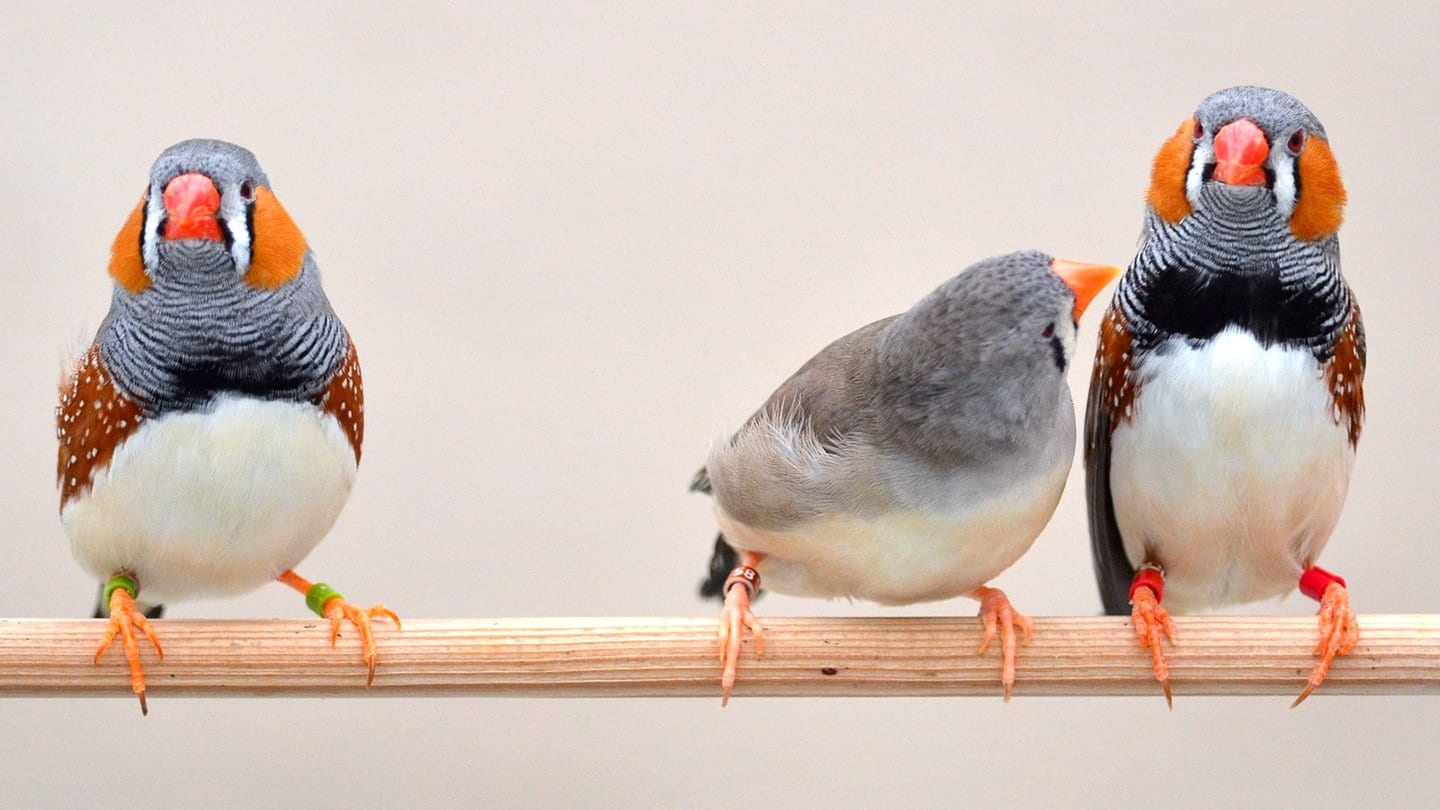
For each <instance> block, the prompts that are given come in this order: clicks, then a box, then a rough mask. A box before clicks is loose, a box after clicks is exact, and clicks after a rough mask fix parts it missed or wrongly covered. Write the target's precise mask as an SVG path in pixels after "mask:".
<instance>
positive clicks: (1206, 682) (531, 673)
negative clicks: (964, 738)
mask: <svg viewBox="0 0 1440 810" xmlns="http://www.w3.org/2000/svg"><path fill="white" fill-rule="evenodd" d="M762 621H763V622H764V625H765V656H764V657H763V658H757V657H756V656H755V650H754V645H753V643H752V642H751V641H750V640H749V639H748V638H747V640H746V642H745V647H744V650H743V652H742V654H741V659H740V681H739V683H738V685H737V686H736V689H735V697H736V698H737V699H744V698H747V697H758V696H827V697H842V696H845V697H860V696H865V697H879V696H938V695H985V696H989V697H995V698H998V697H999V695H1000V686H999V674H1000V663H999V658H998V652H997V650H996V649H995V646H998V645H995V646H992V648H991V650H989V651H988V652H987V653H986V654H985V655H984V656H977V655H976V654H975V650H976V649H977V648H978V646H979V644H980V623H979V622H978V621H977V620H975V619H974V618H865V619H855V618H848V619H842V618H825V619H803V618H762ZM1176 624H1177V625H1178V627H1179V643H1178V644H1177V645H1176V646H1174V647H1173V648H1172V650H1171V655H1170V664H1171V672H1172V680H1173V683H1174V689H1175V696H1176V698H1177V699H1183V698H1185V697H1187V696H1193V695H1286V696H1294V695H1295V694H1297V693H1298V692H1299V691H1300V689H1301V688H1302V686H1303V685H1304V682H1305V678H1306V676H1307V675H1308V674H1309V672H1310V668H1311V666H1312V665H1313V664H1314V658H1313V657H1312V656H1311V651H1312V649H1313V647H1314V645H1315V640H1316V634H1317V629H1316V628H1317V625H1316V620H1315V618H1314V617H1312V616H1305V617H1285V618H1242V617H1210V618H1199V617H1194V618H1187V617H1182V618H1177V619H1176ZM104 627H105V625H104V623H103V622H100V621H95V620H39V619H0V695H3V696H12V697H14V696H52V697H59V696H78V695H115V696H121V695H123V696H126V697H129V696H130V687H129V681H128V678H127V677H126V668H125V661H124V655H123V653H122V651H121V650H120V645H119V644H116V645H115V647H114V648H113V649H112V650H110V651H109V652H107V653H106V654H105V656H104V657H103V658H102V659H101V661H100V663H98V664H95V663H92V662H91V658H92V657H93V655H94V653H95V649H96V646H97V645H98V644H99V642H100V638H101V636H102V634H103V632H104ZM1360 627H1361V640H1360V645H1359V646H1358V647H1357V648H1356V649H1355V651H1354V652H1353V653H1352V654H1351V655H1348V656H1345V657H1342V658H1340V659H1338V660H1337V661H1336V663H1335V667H1334V669H1333V670H1332V672H1331V674H1330V677H1329V679H1328V680H1327V681H1326V682H1325V684H1324V686H1322V687H1321V688H1320V689H1319V690H1318V691H1317V692H1316V693H1315V694H1316V696H1317V697H1323V696H1328V695H1355V694H1409V695H1414V694H1437V693H1440V616H1433V615H1424V616H1421V615H1415V616H1362V617H1360ZM155 628H156V631H157V633H158V634H159V637H160V642H161V644H162V645H163V646H164V649H165V659H164V660H163V661H161V660H158V659H157V658H156V656H155V652H154V649H153V648H152V647H151V646H150V645H149V644H148V643H145V642H143V641H142V642H141V660H142V661H143V662H144V665H145V670H146V674H147V678H148V681H149V685H150V686H149V693H150V695H151V697H152V699H154V698H162V699H163V698H164V697H166V696H239V695H292V696H319V695H328V696H360V695H365V696H371V697H380V696H385V695H492V696H529V697H703V698H708V699H712V700H715V701H716V702H717V703H718V702H719V695H720V664H719V660H718V651H717V648H716V641H715V628H716V619H715V618H698V619H690V618H684V619H678V618H650V619H643V618H642V619H614V618H593V619H574V618H567V619H453V620H450V619H430V620H407V621H406V622H405V627H404V629H403V630H400V631H397V630H395V629H393V628H391V627H388V626H386V625H385V624H384V623H381V624H380V625H379V626H378V627H377V630H376V639H377V642H378V644H379V650H380V666H379V669H378V671H377V673H376V677H375V684H374V686H373V687H371V688H369V689H367V688H366V687H365V668H364V666H363V665H362V664H361V661H360V651H359V645H358V642H357V640H356V637H355V633H354V632H353V629H352V628H349V627H346V628H344V630H343V632H342V635H341V639H340V642H339V645H338V647H337V648H335V649H332V648H331V647H330V643H329V626H328V623H326V622H322V621H313V620H312V621H288V620H284V621H195V620H167V621H160V622H156V623H155ZM1035 695H1140V696H1144V697H1146V698H1149V699H1153V700H1157V701H1158V700H1160V699H1161V698H1160V689H1159V687H1158V686H1157V685H1156V683H1155V681H1154V679H1153V677H1152V675H1151V669H1150V657H1149V655H1148V654H1145V653H1143V652H1141V650H1140V648H1139V647H1138V646H1137V644H1136V642H1135V637H1134V634H1133V632H1132V631H1131V629H1130V623H1129V621H1128V620H1127V619H1124V618H1050V619H1045V618H1042V619H1036V620H1035V640H1034V642H1033V643H1031V644H1030V645H1029V646H1022V647H1021V648H1020V656H1019V665H1018V680H1017V683H1016V685H1015V696H1016V698H1017V699H1024V698H1026V697H1030V696H1035ZM132 699H133V698H132ZM1313 699H1314V698H1312V700H1313Z"/></svg>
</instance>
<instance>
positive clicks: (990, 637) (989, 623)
mask: <svg viewBox="0 0 1440 810" xmlns="http://www.w3.org/2000/svg"><path fill="white" fill-rule="evenodd" d="M970 595H971V596H972V597H974V598H976V599H979V600H980V614H979V616H980V620H981V621H983V622H984V623H985V638H984V640H983V641H981V642H980V651H979V654H981V655H983V654H984V653H985V651H986V650H987V649H989V648H990V642H991V641H994V640H995V632H996V630H997V629H998V630H999V632H1000V656H1001V664H1000V685H1001V686H1002V687H1004V689H1005V701H1006V702H1007V703H1008V702H1009V701H1010V692H1011V690H1012V689H1014V687H1015V650H1016V639H1015V625H1017V624H1018V625H1020V629H1021V630H1022V631H1023V632H1024V633H1025V643H1026V644H1029V643H1030V640H1031V638H1033V637H1034V635H1035V625H1034V624H1033V623H1032V622H1031V621H1030V617H1028V616H1025V615H1022V614H1021V613H1020V611H1018V610H1016V609H1015V608H1014V607H1013V606H1012V605H1011V604H1010V600H1009V598H1007V597H1006V596H1005V592H1004V591H1002V590H1000V589H999V588H984V587H981V588H976V589H975V590H974V591H973V592H972V593H971V594H970Z"/></svg>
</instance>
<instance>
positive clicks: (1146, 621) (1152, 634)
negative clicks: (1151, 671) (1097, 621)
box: [1130, 585, 1175, 707]
mask: <svg viewBox="0 0 1440 810" xmlns="http://www.w3.org/2000/svg"><path fill="white" fill-rule="evenodd" d="M1130 623H1131V624H1133V625H1134V626H1135V635H1136V636H1137V637H1139V639H1140V647H1141V649H1146V650H1149V651H1150V657H1151V659H1152V661H1153V662H1154V665H1155V680H1157V681H1159V682H1160V688H1161V689H1164V690H1165V704H1166V705H1167V706H1171V707H1173V706H1174V705H1175V703H1174V700H1173V698H1172V697H1171V694H1170V665H1169V664H1168V663H1167V662H1166V661H1165V651H1164V650H1162V649H1161V647H1160V644H1161V641H1162V638H1161V636H1162V634H1163V636H1164V638H1168V639H1170V643H1172V644H1173V643H1175V620H1174V619H1171V618H1170V611H1168V610H1166V609H1165V606H1164V605H1162V604H1160V600H1159V598H1158V597H1156V596H1155V591H1154V590H1153V589H1151V588H1150V587H1149V586H1147V585H1142V586H1140V587H1137V588H1136V589H1135V593H1134V594H1133V595H1132V596H1131V599H1130Z"/></svg>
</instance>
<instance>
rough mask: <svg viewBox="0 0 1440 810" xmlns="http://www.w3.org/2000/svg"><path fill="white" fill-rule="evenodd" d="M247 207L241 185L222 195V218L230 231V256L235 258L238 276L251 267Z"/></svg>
mask: <svg viewBox="0 0 1440 810" xmlns="http://www.w3.org/2000/svg"><path fill="white" fill-rule="evenodd" d="M245 207H246V205H245V200H243V199H241V197H240V189H239V186H236V187H235V188H231V189H227V190H226V192H225V193H224V194H222V195H221V196H220V212H219V213H220V219H221V220H222V221H223V222H224V223H225V226H226V228H228V229H229V231H230V257H231V258H232V259H234V260H235V274H236V275H237V276H243V275H245V272H246V271H247V270H249V269H250V223H249V221H248V218H247V217H246V216H245Z"/></svg>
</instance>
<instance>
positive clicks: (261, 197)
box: [245, 186, 305, 290]
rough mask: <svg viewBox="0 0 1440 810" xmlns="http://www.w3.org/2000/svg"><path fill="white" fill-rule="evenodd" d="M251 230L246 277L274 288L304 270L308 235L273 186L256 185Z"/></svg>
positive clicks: (271, 288)
mask: <svg viewBox="0 0 1440 810" xmlns="http://www.w3.org/2000/svg"><path fill="white" fill-rule="evenodd" d="M252 221H253V227H252V229H251V232H250V239H251V243H250V269H249V270H247V271H245V281H246V282H247V283H249V284H252V285H254V286H256V287H260V288H262V289H266V290H273V289H275V288H276V287H279V286H280V285H281V284H284V283H285V282H287V281H289V280H290V279H292V278H295V276H297V275H299V273H300V265H301V262H303V261H304V260H305V235H304V234H302V233H300V229H299V228H298V227H296V225H295V220H293V219H291V218H290V214H289V213H288V212H286V210H285V207H284V206H282V205H281V204H280V201H279V200H277V199H276V198H275V195H274V194H273V193H272V192H271V191H270V189H268V188H265V187H264V186H261V187H259V188H256V189H255V215H254V217H252Z"/></svg>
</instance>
